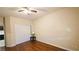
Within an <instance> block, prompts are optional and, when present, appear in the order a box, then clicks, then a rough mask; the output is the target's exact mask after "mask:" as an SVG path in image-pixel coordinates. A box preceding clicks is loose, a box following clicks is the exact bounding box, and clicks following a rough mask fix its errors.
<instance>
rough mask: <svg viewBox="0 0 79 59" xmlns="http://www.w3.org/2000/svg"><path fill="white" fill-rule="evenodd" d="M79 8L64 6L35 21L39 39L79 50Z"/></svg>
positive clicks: (34, 24)
mask: <svg viewBox="0 0 79 59" xmlns="http://www.w3.org/2000/svg"><path fill="white" fill-rule="evenodd" d="M78 23H79V8H64V9H62V10H58V11H56V12H52V13H51V14H49V15H46V16H44V17H42V18H40V19H36V20H35V21H33V27H34V28H33V30H34V31H35V33H36V36H37V40H39V41H42V42H45V43H48V44H51V45H55V46H58V47H61V48H64V49H69V50H79V26H78V25H79V24H78Z"/></svg>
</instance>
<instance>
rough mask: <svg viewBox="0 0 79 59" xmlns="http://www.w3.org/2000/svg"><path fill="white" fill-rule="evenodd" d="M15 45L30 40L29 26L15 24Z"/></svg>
mask: <svg viewBox="0 0 79 59" xmlns="http://www.w3.org/2000/svg"><path fill="white" fill-rule="evenodd" d="M15 39H16V44H20V43H23V42H26V41H29V40H30V25H20V24H15Z"/></svg>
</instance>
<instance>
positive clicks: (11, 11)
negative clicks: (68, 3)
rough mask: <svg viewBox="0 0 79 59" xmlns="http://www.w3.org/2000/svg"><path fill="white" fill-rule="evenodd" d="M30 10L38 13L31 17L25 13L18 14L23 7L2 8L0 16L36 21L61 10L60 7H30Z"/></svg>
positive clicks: (32, 14) (0, 8)
mask: <svg viewBox="0 0 79 59" xmlns="http://www.w3.org/2000/svg"><path fill="white" fill-rule="evenodd" d="M29 8H31V9H32V8H33V9H35V10H37V13H31V14H30V15H28V14H27V13H24V12H18V10H20V9H22V8H21V7H0V16H17V17H22V18H26V19H36V18H39V17H41V16H44V15H46V14H48V13H51V12H54V11H56V10H59V9H61V8H59V7H29Z"/></svg>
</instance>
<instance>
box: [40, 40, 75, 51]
mask: <svg viewBox="0 0 79 59" xmlns="http://www.w3.org/2000/svg"><path fill="white" fill-rule="evenodd" d="M38 41H40V42H43V43H46V44H49V45H52V46H56V47H58V48H61V49H64V50H68V51H74V50H71V49H68V48H64V47H61V46H59V45H55V44H51V43H48V42H45V41H42V40H38Z"/></svg>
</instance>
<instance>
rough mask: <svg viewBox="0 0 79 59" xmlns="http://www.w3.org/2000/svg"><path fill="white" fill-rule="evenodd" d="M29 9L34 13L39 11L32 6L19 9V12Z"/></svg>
mask: <svg viewBox="0 0 79 59" xmlns="http://www.w3.org/2000/svg"><path fill="white" fill-rule="evenodd" d="M26 10H27V11H28V12H32V13H37V10H35V9H32V8H30V7H22V9H20V10H18V12H23V11H26Z"/></svg>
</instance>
